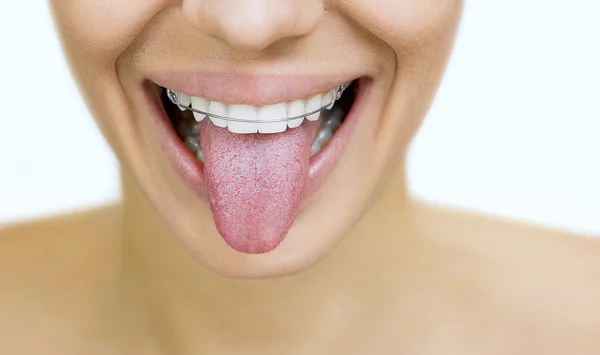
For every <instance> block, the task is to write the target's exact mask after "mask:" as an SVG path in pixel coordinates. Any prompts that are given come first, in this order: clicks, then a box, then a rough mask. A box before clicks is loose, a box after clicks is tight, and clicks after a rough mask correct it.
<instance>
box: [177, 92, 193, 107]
mask: <svg viewBox="0 0 600 355" xmlns="http://www.w3.org/2000/svg"><path fill="white" fill-rule="evenodd" d="M179 103H180V104H181V105H183V106H185V107H190V104H191V103H192V98H191V97H190V95H186V94H179ZM179 109H180V110H181V111H183V110H184V109H183V108H181V107H179Z"/></svg>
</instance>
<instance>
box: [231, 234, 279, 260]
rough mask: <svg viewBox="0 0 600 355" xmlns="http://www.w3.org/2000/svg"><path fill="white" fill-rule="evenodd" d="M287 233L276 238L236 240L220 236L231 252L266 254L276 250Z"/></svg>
mask: <svg viewBox="0 0 600 355" xmlns="http://www.w3.org/2000/svg"><path fill="white" fill-rule="evenodd" d="M286 234H287V233H284V234H283V235H281V236H277V237H276V238H236V237H231V236H228V235H226V234H224V233H221V236H222V237H223V239H224V240H225V242H226V243H227V245H229V246H230V247H231V248H232V249H233V250H235V251H237V252H240V253H244V254H255V255H258V254H267V253H270V252H272V251H273V250H275V249H277V247H278V246H279V245H280V244H281V242H282V241H283V240H284V239H285V237H286Z"/></svg>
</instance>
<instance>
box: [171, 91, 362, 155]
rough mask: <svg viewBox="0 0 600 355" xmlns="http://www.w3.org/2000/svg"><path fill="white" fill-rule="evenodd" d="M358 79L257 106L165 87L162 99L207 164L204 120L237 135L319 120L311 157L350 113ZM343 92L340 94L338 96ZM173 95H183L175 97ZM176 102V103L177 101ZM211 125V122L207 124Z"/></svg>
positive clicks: (188, 144)
mask: <svg viewBox="0 0 600 355" xmlns="http://www.w3.org/2000/svg"><path fill="white" fill-rule="evenodd" d="M357 90H358V80H355V81H352V82H351V83H348V84H347V87H344V88H343V90H342V87H341V86H340V87H338V88H335V89H332V90H330V91H328V92H326V93H323V94H318V95H315V96H313V97H311V98H309V99H298V100H294V101H289V102H283V103H279V104H275V105H268V106H262V107H254V106H250V105H226V104H223V103H221V102H218V101H209V100H207V99H206V98H204V97H194V96H189V95H186V94H181V93H176V92H171V91H170V90H169V89H167V88H161V101H162V103H163V105H164V108H165V111H166V113H167V116H168V117H169V121H170V122H171V124H172V126H173V129H174V131H175V132H176V134H177V136H178V137H179V139H180V140H181V142H182V143H183V144H184V145H185V146H186V147H187V149H188V150H189V151H190V153H191V154H192V155H194V156H195V157H196V158H197V159H198V161H200V163H202V164H203V163H204V152H203V150H202V142H201V136H200V134H199V125H200V124H201V122H203V121H204V120H207V121H210V122H211V124H213V125H214V126H216V127H220V128H223V129H227V130H229V132H231V133H234V134H277V133H282V132H284V131H286V130H289V129H296V128H298V127H300V126H301V125H302V124H304V121H306V122H307V123H308V122H315V121H318V122H319V128H318V129H317V131H316V134H315V137H314V139H313V141H312V144H311V148H310V156H311V157H312V156H314V155H316V154H317V153H319V152H320V151H321V150H322V149H323V148H324V147H325V146H326V145H327V143H329V141H330V140H331V139H332V138H333V136H334V135H335V133H336V132H337V130H338V129H339V128H340V127H341V126H342V124H343V123H344V120H345V119H346V117H347V115H348V113H349V112H350V110H351V108H352V106H353V104H354V101H355V99H356V96H357ZM338 93H339V97H336V96H335V95H336V94H338ZM173 94H175V95H177V96H179V99H178V100H174V96H173ZM174 101H176V102H174ZM207 124H208V123H207Z"/></svg>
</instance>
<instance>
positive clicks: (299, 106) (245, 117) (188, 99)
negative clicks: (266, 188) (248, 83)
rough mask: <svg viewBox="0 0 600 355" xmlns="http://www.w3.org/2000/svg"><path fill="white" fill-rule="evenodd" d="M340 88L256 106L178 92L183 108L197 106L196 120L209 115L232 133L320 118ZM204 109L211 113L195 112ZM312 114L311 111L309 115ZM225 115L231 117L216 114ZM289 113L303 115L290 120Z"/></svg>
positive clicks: (296, 124)
mask: <svg viewBox="0 0 600 355" xmlns="http://www.w3.org/2000/svg"><path fill="white" fill-rule="evenodd" d="M338 91H339V87H338V88H337V89H332V90H330V91H328V92H326V93H323V94H319V95H315V96H313V97H311V98H310V99H308V100H295V101H291V102H284V103H279V104H275V105H268V106H262V107H254V106H250V105H225V104H223V103H222V102H218V101H209V100H208V99H206V98H204V97H195V96H190V95H186V94H183V93H176V95H177V100H178V104H179V108H180V109H182V110H185V109H186V107H187V108H189V107H190V106H191V108H192V109H193V110H192V112H193V115H194V118H195V120H196V121H198V122H201V121H202V120H204V119H205V118H206V116H207V115H208V116H209V117H210V120H211V122H212V123H213V124H214V125H215V126H217V127H221V128H228V129H229V131H231V132H232V133H240V134H245V133H257V132H258V133H280V132H284V131H285V130H286V129H287V128H288V127H289V128H297V127H299V126H300V125H301V124H302V122H304V119H305V118H306V119H307V120H309V121H317V120H319V118H320V116H321V111H320V110H321V109H323V108H326V109H331V108H332V107H333V106H334V104H335V98H334V94H337V92H338ZM195 111H200V112H204V113H207V114H203V113H199V112H195ZM309 114H310V115H309ZM212 115H215V116H221V117H227V118H231V119H222V118H215V117H212ZM289 117H299V118H295V119H291V120H287V121H286V118H289Z"/></svg>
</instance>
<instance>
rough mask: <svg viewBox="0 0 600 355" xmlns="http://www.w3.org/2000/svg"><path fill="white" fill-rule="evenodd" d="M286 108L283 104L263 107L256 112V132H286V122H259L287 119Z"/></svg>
mask: <svg viewBox="0 0 600 355" xmlns="http://www.w3.org/2000/svg"><path fill="white" fill-rule="evenodd" d="M287 114H288V113H287V108H286V105H285V104H277V105H270V106H263V107H261V108H260V109H259V110H258V121H259V122H258V132H260V133H281V132H283V131H285V130H286V128H287V125H288V124H287V122H286V121H281V122H261V121H272V120H278V119H282V118H286V117H289V116H288V115H287Z"/></svg>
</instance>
